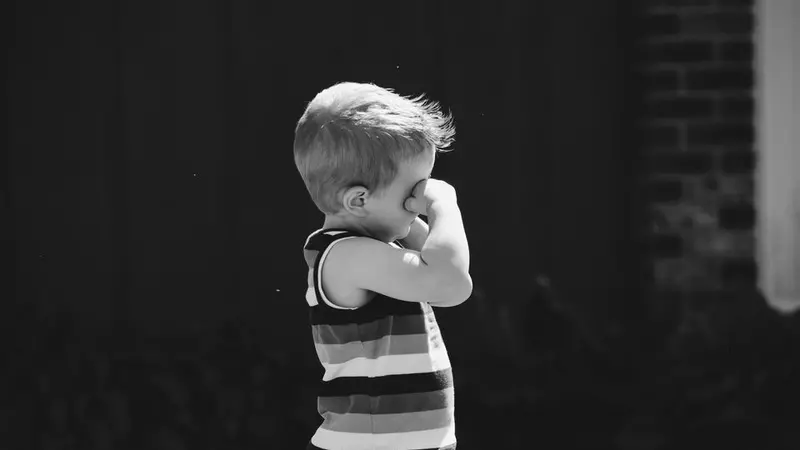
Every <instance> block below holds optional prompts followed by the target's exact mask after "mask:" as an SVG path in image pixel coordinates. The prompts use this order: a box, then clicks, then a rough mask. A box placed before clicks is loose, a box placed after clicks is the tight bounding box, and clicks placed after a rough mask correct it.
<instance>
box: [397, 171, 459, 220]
mask: <svg viewBox="0 0 800 450" xmlns="http://www.w3.org/2000/svg"><path fill="white" fill-rule="evenodd" d="M437 202H448V203H450V202H452V203H456V190H455V188H454V187H453V186H451V185H450V184H448V183H447V182H445V181H442V180H437V179H435V178H428V179H426V180H422V181H420V182H419V183H417V184H416V185H415V186H414V189H413V190H412V191H411V196H410V197H408V198H407V199H406V201H405V205H404V206H405V208H406V210H408V211H409V212H412V213H415V214H419V215H422V216H427V215H428V210H429V209H430V207H431V205H433V204H434V203H437Z"/></svg>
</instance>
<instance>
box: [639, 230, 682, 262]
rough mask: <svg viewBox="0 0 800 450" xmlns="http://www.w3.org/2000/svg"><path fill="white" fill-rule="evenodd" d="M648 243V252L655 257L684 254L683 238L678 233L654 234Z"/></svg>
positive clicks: (673, 256) (670, 256) (672, 256)
mask: <svg viewBox="0 0 800 450" xmlns="http://www.w3.org/2000/svg"><path fill="white" fill-rule="evenodd" d="M647 244H648V253H649V254H650V255H651V256H652V257H654V258H678V257H680V256H682V255H683V238H682V237H681V236H680V235H678V234H654V235H652V236H650V238H649V239H648V242H647Z"/></svg>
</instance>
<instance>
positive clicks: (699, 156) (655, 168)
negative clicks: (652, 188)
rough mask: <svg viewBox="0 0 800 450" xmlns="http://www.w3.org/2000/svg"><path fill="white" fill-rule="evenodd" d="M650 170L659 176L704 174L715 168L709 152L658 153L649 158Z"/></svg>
mask: <svg viewBox="0 0 800 450" xmlns="http://www.w3.org/2000/svg"><path fill="white" fill-rule="evenodd" d="M647 162H648V168H649V170H650V171H651V172H653V173H658V174H704V173H708V172H710V171H711V169H712V168H713V166H714V160H713V155H712V154H711V153H708V152H692V153H657V154H654V155H651V156H649V157H647Z"/></svg>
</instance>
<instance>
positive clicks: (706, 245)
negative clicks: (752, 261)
mask: <svg viewBox="0 0 800 450" xmlns="http://www.w3.org/2000/svg"><path fill="white" fill-rule="evenodd" d="M691 247H692V250H693V252H694V253H696V254H699V255H702V256H708V257H726V256H727V257H737V258H748V257H752V256H753V254H754V251H755V236H754V235H753V233H742V232H738V233H732V232H724V231H720V230H713V231H704V232H702V233H696V234H695V235H694V236H692V239H691Z"/></svg>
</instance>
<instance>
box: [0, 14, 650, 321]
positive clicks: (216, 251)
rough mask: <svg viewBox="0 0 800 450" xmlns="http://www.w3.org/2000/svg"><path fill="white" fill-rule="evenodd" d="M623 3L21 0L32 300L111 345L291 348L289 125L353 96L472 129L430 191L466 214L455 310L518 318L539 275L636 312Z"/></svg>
mask: <svg viewBox="0 0 800 450" xmlns="http://www.w3.org/2000/svg"><path fill="white" fill-rule="evenodd" d="M620 5H621V2H596V1H592V0H582V1H573V2H560V1H555V0H552V1H537V2H502V1H500V2H490V3H485V2H455V1H453V2H428V1H421V0H420V1H412V2H403V3H402V4H400V3H397V2H371V3H370V2H364V3H359V2H344V3H342V2H312V3H304V2H263V1H240V2H225V1H214V0H202V1H199V0H192V1H189V0H184V1H181V0H169V1H137V2H107V1H99V0H95V1H92V0H84V1H80V2H60V1H49V2H48V1H37V2H23V1H18V2H16V3H15V5H14V6H15V7H16V9H15V11H14V13H13V15H12V16H11V18H12V20H13V27H12V28H11V29H10V32H9V34H11V36H10V38H11V45H10V46H9V62H10V66H9V72H8V74H9V78H8V84H7V89H8V94H9V112H10V130H11V135H10V139H9V141H10V145H9V149H10V153H9V163H10V166H9V167H10V169H9V179H8V181H9V182H8V195H7V198H8V202H7V205H6V206H7V207H8V209H7V210H8V211H9V212H10V213H11V216H10V217H11V218H12V226H11V227H9V228H10V229H11V231H9V233H10V234H11V236H12V239H13V241H14V245H13V251H14V256H13V262H14V265H15V267H16V276H15V282H16V283H15V291H16V295H17V298H19V299H21V300H23V301H30V302H34V303H36V304H40V305H42V306H43V307H53V308H66V309H68V310H69V311H72V312H74V313H76V316H77V317H80V318H81V319H82V320H85V321H86V322H88V323H91V324H94V325H98V326H100V327H101V328H102V326H104V325H109V324H111V323H113V321H114V320H119V319H125V320H127V319H130V320H132V321H133V323H134V324H136V326H137V327H138V328H141V329H142V331H150V332H154V333H158V334H163V333H171V332H177V333H181V332H182V331H181V330H185V329H187V328H188V329H203V328H205V327H207V326H210V325H213V324H214V323H216V322H218V321H219V320H223V319H226V318H230V317H238V316H244V317H247V318H248V319H252V320H253V321H254V322H255V323H260V322H270V323H272V324H273V325H275V324H276V322H275V318H276V317H286V320H281V321H280V323H281V324H286V328H287V330H292V331H287V330H283V329H280V331H279V334H281V333H284V332H288V333H293V332H295V331H297V332H300V333H304V332H305V330H304V329H303V325H301V324H299V323H297V322H302V321H303V320H304V319H303V318H304V314H305V311H304V307H303V300H302V292H303V283H304V282H305V276H304V267H303V261H302V258H301V256H300V246H301V245H302V243H303V240H304V238H305V236H306V235H307V233H308V232H309V231H310V230H312V229H313V228H314V227H316V226H317V225H318V224H319V223H320V220H321V218H320V216H319V214H318V213H317V212H316V211H315V210H314V208H313V205H312V204H311V202H310V200H308V198H307V196H306V194H305V192H304V190H303V186H302V183H301V180H300V178H299V176H297V174H296V172H295V169H294V167H293V163H292V157H291V141H292V130H293V125H294V123H295V121H296V120H297V118H298V117H299V115H300V114H301V112H302V110H303V108H304V106H305V102H307V101H308V100H310V98H311V97H312V96H313V95H314V94H315V93H316V92H318V91H319V90H321V89H322V88H324V87H326V86H328V85H330V84H332V83H334V82H337V81H344V80H353V81H371V82H375V83H377V84H380V85H384V86H390V87H394V88H396V89H397V90H398V91H399V92H401V93H403V94H418V93H427V94H428V96H429V97H431V98H433V99H435V100H438V101H440V102H441V103H442V104H443V106H444V107H445V108H446V109H449V110H450V111H452V112H453V114H454V115H455V118H456V125H457V142H456V150H455V151H454V152H453V153H451V154H449V155H445V156H444V157H442V158H441V159H440V160H439V163H438V165H437V168H436V170H435V173H434V176H437V177H440V178H443V179H446V180H448V181H450V182H451V183H453V184H454V185H455V186H456V187H457V189H458V190H459V193H460V198H461V199H462V205H463V206H462V209H463V212H464V216H465V221H466V226H467V230H468V234H469V237H470V242H471V247H472V254H473V258H472V259H473V274H474V279H475V284H476V296H475V299H476V301H475V302H474V303H475V304H476V305H472V306H471V305H469V303H468V304H466V305H464V306H463V307H462V308H457V309H456V310H453V311H452V312H443V313H442V314H444V315H452V316H459V315H465V314H466V315H469V314H470V310H471V309H472V310H475V308H479V307H480V305H478V304H479V303H481V302H484V303H485V304H486V305H488V306H487V307H488V308H490V309H496V308H495V306H501V307H506V306H507V305H510V304H514V303H515V302H519V301H522V300H524V299H525V298H527V297H528V296H529V295H530V286H531V282H532V280H533V277H534V276H535V275H536V274H541V273H543V274H546V275H547V276H548V277H550V278H551V279H552V280H553V282H554V284H555V285H556V287H557V288H558V289H559V290H560V292H561V297H562V298H564V299H568V300H569V301H570V302H572V303H574V304H578V305H581V308H583V309H585V310H598V311H603V310H607V309H609V308H612V309H614V308H617V307H618V306H619V305H621V304H622V303H624V301H623V300H622V297H625V296H621V295H620V293H621V292H622V291H623V290H630V289H632V288H634V286H633V284H632V282H631V279H630V277H629V276H628V275H627V274H630V273H631V271H630V270H628V269H629V267H632V266H634V265H635V262H632V258H630V256H631V255H630V253H629V250H630V248H631V247H630V245H629V244H630V242H631V240H632V238H631V237H630V236H631V232H630V223H631V221H630V214H629V207H628V206H629V205H628V203H629V202H628V198H629V195H628V187H629V184H628V182H629V179H630V177H629V168H630V165H629V163H628V162H627V161H628V158H630V152H631V150H632V149H631V144H630V141H629V136H628V135H627V133H626V130H628V129H630V128H629V127H628V125H629V123H628V119H627V115H626V114H627V105H628V104H629V102H628V99H629V98H630V93H629V90H628V89H627V84H626V80H628V71H627V62H626V55H627V53H626V48H627V46H628V40H627V39H628V36H626V34H625V32H624V30H625V27H624V25H625V22H624V21H625V17H626V14H627V12H626V11H625V10H624V9H623V8H622V6H620ZM629 306H630V305H625V306H624V307H623V308H622V309H628V307H629ZM617 309H619V308H617ZM458 310H461V311H458ZM473 312H474V311H473ZM465 317H466V316H465ZM445 320H446V319H445ZM289 324H291V325H289ZM276 330H277V329H276ZM298 330H301V331H298Z"/></svg>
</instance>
